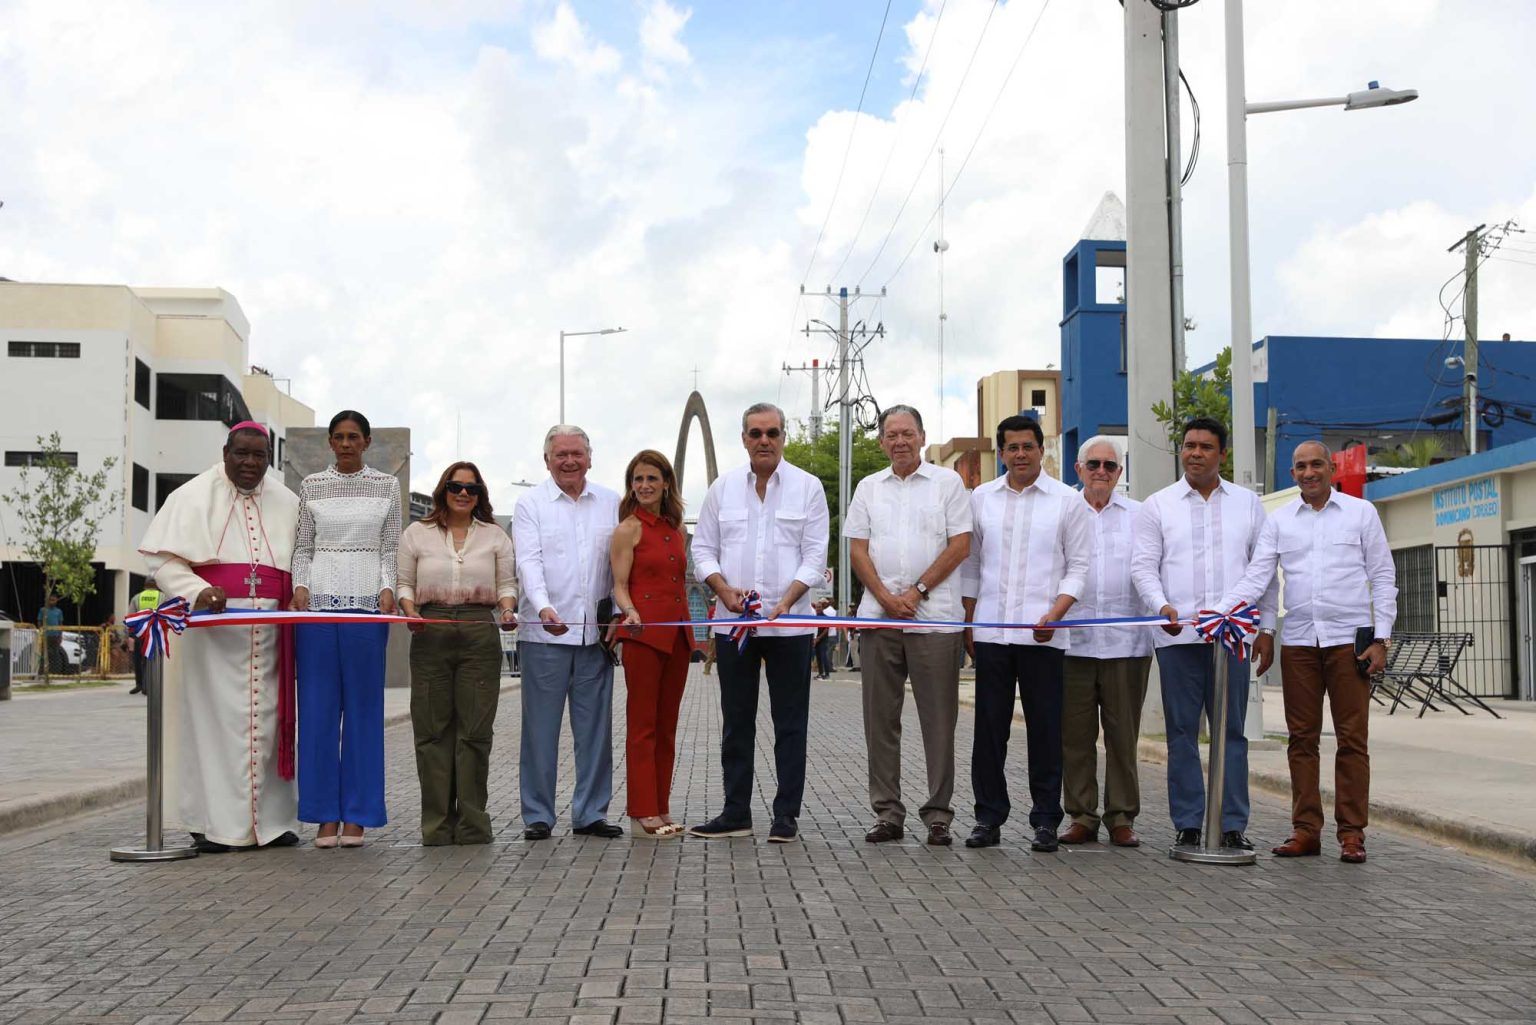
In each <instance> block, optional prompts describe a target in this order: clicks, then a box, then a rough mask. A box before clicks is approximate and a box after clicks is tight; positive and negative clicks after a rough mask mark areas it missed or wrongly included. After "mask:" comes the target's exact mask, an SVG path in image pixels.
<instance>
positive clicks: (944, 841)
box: [928, 822, 955, 847]
mask: <svg viewBox="0 0 1536 1025" xmlns="http://www.w3.org/2000/svg"><path fill="white" fill-rule="evenodd" d="M954 842H955V835H954V834H953V833H951V832H950V831H949V824H948V823H945V822H935V823H933V824H932V825H930V826H929V827H928V843H929V845H930V846H933V847H948V846H949V845H950V844H952V843H954Z"/></svg>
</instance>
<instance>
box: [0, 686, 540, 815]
mask: <svg viewBox="0 0 1536 1025" xmlns="http://www.w3.org/2000/svg"><path fill="white" fill-rule="evenodd" d="M521 686H522V681H521V680H520V679H516V678H515V679H513V681H512V682H511V683H504V684H502V686H501V693H503V694H506V693H508V692H509V691H513V690H517V689H518V688H519V687H521ZM410 721H411V713H410V712H408V711H406V712H396V713H395V714H393V715H386V716H385V717H384V728H385V729H386V730H387V729H391V728H393V727H395V726H400V725H402V724H404V723H408V722H410ZM146 785H147V784H146V783H145V775H144V774H140V775H137V776H131V777H129V778H127V779H120V780H118V781H116V782H114V783H102V784H99V785H97V786H91V787H85V788H83V789H81V790H72V791H69V792H67V793H62V794H54V795H52V796H50V797H42V798H38V799H37V800H34V801H26V802H23V803H21V804H17V805H14V806H13V807H10V808H6V809H3V810H0V836H5V835H6V834H8V833H20V832H22V831H23V830H27V829H35V828H37V827H38V826H46V825H48V824H49V823H51V822H57V821H59V820H60V819H67V818H71V817H73V816H75V815H81V814H84V813H85V812H89V811H97V810H99V809H105V808H113V807H116V806H118V805H122V804H127V803H128V802H129V801H133V800H143V798H144V790H145V787H146Z"/></svg>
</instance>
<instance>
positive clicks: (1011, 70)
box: [865, 0, 1051, 285]
mask: <svg viewBox="0 0 1536 1025" xmlns="http://www.w3.org/2000/svg"><path fill="white" fill-rule="evenodd" d="M1050 6H1051V0H1045V2H1044V3H1042V4H1041V5H1040V10H1039V11H1038V12H1036V14H1035V20H1034V22H1033V23H1032V24H1031V25H1030V26H1029V32H1028V33H1027V34H1026V35H1025V36H1024V42H1023V43H1021V44H1020V46H1019V52H1018V53H1016V54H1015V55H1014V57H1013V63H1012V64H1010V65H1008V74H1006V75H1004V76H1003V84H1002V85H1000V86H998V88H997V94H996V95H995V96H993V97H992V105H991V106H990V107H988V108H987V113H986V116H985V117H983V118H982V119H981V127H980V128H978V129H977V130H976V137H975V138H974V139H972V140H971V148H970V149H968V150H966V151H965V158H964V159H963V160H961V161H960V167H959V169H958V170H957V171H955V176H954V177H953V178H951V179H950V180H949V188H947V189H945V190H944V195H943V196H942V197H941V198H940V200H939V203H940V204H941V205H942V204H943V203H944V201H945V200H947V199H948V198H949V194H950V193H951V192H953V191H954V189H955V185H956V183H958V182H959V181H960V176H961V175H963V174H964V173H965V168H966V165H967V164H969V163H970V162H971V155H972V154H974V153H975V152H976V147H977V146H978V145H980V143H981V139H982V136H984V135H986V133H987V125H988V124H990V123H991V121H992V115H993V114H994V113H996V112H997V105H998V103H1000V102H1001V101H1002V98H1003V93H1004V92H1006V91H1007V89H1008V83H1009V82H1010V81H1012V80H1013V73H1014V72H1015V71H1017V70H1018V67H1019V62H1020V61H1021V60H1023V59H1024V53H1025V51H1027V50H1028V49H1029V44H1030V41H1031V40H1033V39H1034V38H1035V30H1036V29H1038V28H1039V27H1040V20H1041V19H1042V18H1044V17H1045V12H1046V9H1047V8H1049V7H1050ZM938 212H939V208H938V207H934V209H933V212H932V213H930V214H929V215H928V219H927V220H926V221H924V222H923V226H922V228H921V229H919V230H918V233H917V234H916V235H915V236H914V237H913V239H912V245H910V246H908V247H907V251H906V253H905V255H903V256H902V258H901V262H900V263H898V264H897V265H896V269H895V270H893V271H891V273H890V274H889V276H887V277H886V279H885V280H886V284H887V285H888V284H889V283H890V282H891V281H893V280H895V278H896V275H898V274H900V273H901V268H903V267H905V266H906V264H907V260H908V259H909V258H910V257H911V256H912V253H913V252H914V251H915V250H916V249H917V244H918V243H919V242H920V241H922V239H923V235H924V233H925V232H926V231H927V230H928V225H930V224H932V223H933V219H934V217H936V216H937V215H938ZM865 273H868V272H867V271H866V272H865Z"/></svg>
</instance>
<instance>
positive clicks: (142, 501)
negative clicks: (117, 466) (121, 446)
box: [133, 463, 149, 512]
mask: <svg viewBox="0 0 1536 1025" xmlns="http://www.w3.org/2000/svg"><path fill="white" fill-rule="evenodd" d="M133 507H134V508H135V509H139V510H141V511H143V512H149V471H148V470H146V469H144V467H142V466H140V465H139V464H138V463H134V464H133Z"/></svg>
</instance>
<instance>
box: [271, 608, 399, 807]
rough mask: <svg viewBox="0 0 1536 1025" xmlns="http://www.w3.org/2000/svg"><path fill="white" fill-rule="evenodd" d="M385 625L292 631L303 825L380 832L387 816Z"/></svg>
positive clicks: (340, 625)
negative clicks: (346, 826) (332, 824)
mask: <svg viewBox="0 0 1536 1025" xmlns="http://www.w3.org/2000/svg"><path fill="white" fill-rule="evenodd" d="M388 641H389V625H388V624H387V623H306V624H303V625H301V626H296V627H294V648H295V653H294V654H295V661H296V662H297V668H298V692H299V695H298V696H299V737H298V756H299V757H298V761H299V766H298V769H299V772H298V776H299V819H300V821H303V822H350V823H352V824H353V825H356V826H363V827H365V828H369V829H375V828H378V827H379V826H382V825H384V824H385V823H386V822H388V821H389V819H388V816H387V815H386V814H385V811H384V649H385V645H386V644H387V643H388Z"/></svg>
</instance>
